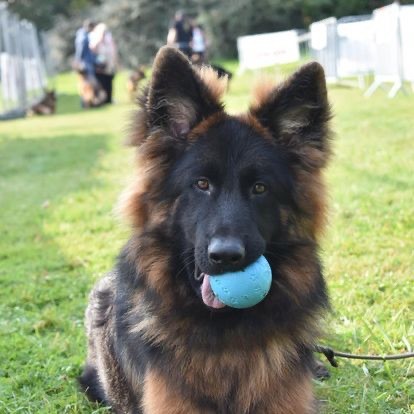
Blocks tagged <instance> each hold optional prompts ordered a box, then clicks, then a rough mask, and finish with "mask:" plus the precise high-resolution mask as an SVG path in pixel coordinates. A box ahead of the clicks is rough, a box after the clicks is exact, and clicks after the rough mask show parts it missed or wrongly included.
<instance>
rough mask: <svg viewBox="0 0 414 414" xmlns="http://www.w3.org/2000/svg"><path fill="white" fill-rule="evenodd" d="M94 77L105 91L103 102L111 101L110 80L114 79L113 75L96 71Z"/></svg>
mask: <svg viewBox="0 0 414 414" xmlns="http://www.w3.org/2000/svg"><path fill="white" fill-rule="evenodd" d="M96 78H97V79H98V82H99V83H100V84H101V86H102V88H103V90H104V91H105V92H106V100H105V102H104V103H112V81H113V80H114V75H107V74H104V73H97V74H96Z"/></svg>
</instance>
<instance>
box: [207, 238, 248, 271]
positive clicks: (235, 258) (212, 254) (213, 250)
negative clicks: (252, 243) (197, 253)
mask: <svg viewBox="0 0 414 414" xmlns="http://www.w3.org/2000/svg"><path fill="white" fill-rule="evenodd" d="M245 255H246V249H245V247H244V244H243V242H242V241H241V240H239V239H237V238H235V237H226V238H219V237H214V238H212V239H211V241H210V244H209V245H208V258H209V260H210V262H211V263H212V264H214V265H225V266H229V265H237V264H240V263H241V262H242V261H243V259H244V257H245Z"/></svg>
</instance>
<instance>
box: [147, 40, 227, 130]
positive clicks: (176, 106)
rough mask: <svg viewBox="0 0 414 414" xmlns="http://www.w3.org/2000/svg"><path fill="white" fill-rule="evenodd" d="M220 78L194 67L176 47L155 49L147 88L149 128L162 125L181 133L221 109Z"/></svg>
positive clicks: (221, 89)
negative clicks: (156, 52) (151, 72)
mask: <svg viewBox="0 0 414 414" xmlns="http://www.w3.org/2000/svg"><path fill="white" fill-rule="evenodd" d="M220 84H221V81H220V80H218V79H217V77H216V78H215V79H214V78H213V77H212V76H211V75H209V74H207V75H206V73H205V71H204V73H203V71H201V72H200V71H198V70H195V69H194V68H193V67H192V66H191V64H190V62H189V60H188V59H187V58H186V57H185V56H184V55H183V54H182V53H181V52H179V51H178V50H177V49H174V48H172V47H168V46H165V47H163V48H161V49H160V51H159V52H158V54H157V56H156V58H155V61H154V66H153V74H152V79H151V83H150V86H149V90H148V95H147V101H146V110H147V122H148V124H149V125H148V126H149V127H150V129H154V128H160V127H161V128H163V129H166V130H167V132H168V133H169V134H171V135H172V136H176V137H178V136H183V135H185V134H187V132H189V131H190V129H191V128H192V127H193V126H195V125H196V124H197V123H199V122H200V121H201V120H202V119H204V118H207V117H208V116H210V115H212V114H214V113H216V112H218V111H221V110H222V109H223V106H222V104H221V103H220V101H219V97H220V95H221V93H222V92H223V91H224V88H222V87H221V86H220Z"/></svg>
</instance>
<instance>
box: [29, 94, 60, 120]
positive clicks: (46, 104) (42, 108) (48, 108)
mask: <svg viewBox="0 0 414 414" xmlns="http://www.w3.org/2000/svg"><path fill="white" fill-rule="evenodd" d="M55 112H56V93H55V91H54V90H50V91H48V90H45V94H44V96H43V98H42V99H41V100H40V101H39V102H37V103H36V104H34V105H32V106H31V107H30V108H29V109H28V111H27V115H29V116H32V115H52V114H54V113H55Z"/></svg>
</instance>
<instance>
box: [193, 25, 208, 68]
mask: <svg viewBox="0 0 414 414" xmlns="http://www.w3.org/2000/svg"><path fill="white" fill-rule="evenodd" d="M192 52H193V53H192V56H191V60H192V61H193V62H194V63H197V64H202V63H205V62H206V61H207V56H206V52H207V39H206V35H205V32H204V29H203V26H201V24H198V23H197V22H195V23H193V42H192Z"/></svg>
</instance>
